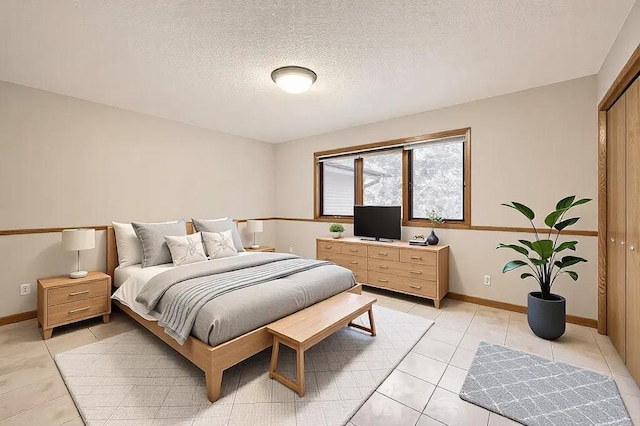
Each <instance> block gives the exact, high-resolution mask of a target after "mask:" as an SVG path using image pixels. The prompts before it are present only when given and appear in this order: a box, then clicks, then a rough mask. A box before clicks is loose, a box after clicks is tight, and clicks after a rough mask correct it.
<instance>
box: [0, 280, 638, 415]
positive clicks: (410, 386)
mask: <svg viewBox="0 0 640 426" xmlns="http://www.w3.org/2000/svg"><path fill="white" fill-rule="evenodd" d="M369 292H370V293H371V294H374V295H375V296H377V298H378V304H379V305H380V306H384V307H387V308H390V309H396V310H399V311H403V312H409V313H411V314H414V315H420V316H423V317H426V318H430V319H432V320H434V321H435V322H436V324H435V325H434V326H433V327H431V329H430V330H429V332H428V333H427V334H426V335H425V337H424V338H423V339H422V340H421V341H420V342H419V343H418V344H417V345H416V346H415V348H414V349H413V350H412V351H411V352H410V353H409V354H408V355H407V356H406V357H405V359H404V360H403V361H402V362H401V363H400V365H398V367H397V368H396V370H395V371H393V372H392V373H391V375H390V376H389V377H388V378H387V379H386V380H385V381H384V382H383V383H382V385H381V386H380V387H379V388H378V390H377V392H375V393H374V394H373V395H372V396H371V398H369V400H368V401H367V402H366V403H365V404H364V405H363V407H362V408H361V409H360V410H359V411H358V412H357V413H356V415H355V416H354V417H353V418H352V419H351V425H355V426H371V425H373V426H375V425H385V426H390V425H417V426H433V425H443V424H444V425H465V426H469V425H471V426H474V425H482V426H485V425H489V426H499V425H511V424H516V423H514V422H511V421H510V420H508V419H505V418H503V417H501V416H498V415H495V414H493V413H490V412H488V411H486V410H484V409H482V408H479V407H476V406H474V405H472V404H469V403H467V402H465V401H462V400H461V399H460V398H459V397H458V395H457V394H458V392H459V390H460V387H461V386H462V383H463V381H464V378H465V376H466V371H467V369H468V368H469V366H470V364H471V360H472V359H473V354H474V352H475V349H476V348H477V346H478V343H479V342H481V341H487V342H491V343H496V344H500V345H506V346H509V347H512V348H514V349H519V350H523V351H528V352H531V353H534V354H537V355H540V356H544V357H548V358H553V359H554V360H559V361H565V362H569V363H572V364H575V365H578V366H581V367H585V368H589V369H593V370H595V371H599V372H602V373H604V374H608V375H612V376H613V378H614V379H615V380H616V383H617V384H618V387H619V389H620V391H621V393H622V397H623V400H624V402H625V404H626V406H627V410H628V411H629V414H630V415H631V417H632V418H633V420H634V424H639V425H640V390H639V389H638V387H637V386H636V384H635V382H634V381H633V379H631V378H630V377H629V373H628V371H627V369H626V367H625V366H624V364H623V363H622V360H621V359H620V357H619V356H618V355H617V353H616V351H615V349H614V348H613V346H612V344H611V341H610V340H609V339H608V338H607V337H606V336H600V335H598V334H597V332H596V331H595V330H593V329H590V328H586V327H580V326H575V325H572V324H568V326H567V333H566V334H565V335H564V336H563V337H562V338H561V339H559V340H558V341H556V342H548V341H545V340H542V339H539V338H537V337H536V336H534V335H533V333H531V331H530V330H529V328H528V325H527V323H526V316H525V315H522V314H517V313H513V312H508V311H502V310H499V309H492V308H487V307H484V306H478V305H474V304H470V303H465V302H459V301H455V300H446V301H445V303H444V304H443V305H444V307H443V308H442V309H434V308H433V304H431V303H430V302H428V301H423V300H421V299H417V298H412V297H409V296H402V295H397V294H393V293H389V292H384V291H375V292H374V291H369ZM135 327H137V325H136V324H135V323H134V322H133V321H132V320H130V319H129V318H128V317H126V316H125V315H123V314H119V313H115V314H114V315H113V316H112V321H111V322H110V323H109V324H102V322H101V321H100V320H99V319H96V320H88V321H85V322H83V323H80V324H74V325H71V326H67V327H62V328H60V329H57V330H54V333H53V338H52V339H50V340H47V341H46V342H45V341H43V340H42V339H41V337H40V333H39V331H38V329H37V326H36V320H29V321H24V322H21V323H16V324H10V325H6V326H2V327H0V425H35V424H37V425H63V424H64V425H67V426H71V425H82V420H81V419H80V417H79V414H78V411H77V410H76V408H75V406H74V404H73V401H72V400H71V397H70V396H69V393H68V391H67V389H66V387H65V385H64V382H63V381H62V379H61V377H60V374H59V373H58V370H57V368H56V366H55V364H54V362H53V358H52V357H53V356H54V355H55V354H57V353H60V352H64V351H66V350H69V349H73V348H75V347H78V346H82V345H86V344H88V343H92V342H95V341H98V340H101V339H105V338H107V337H111V336H114V335H116V334H119V333H123V332H126V331H128V330H131V329H133V328H135ZM351 425H350V426H351Z"/></svg>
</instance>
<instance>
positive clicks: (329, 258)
mask: <svg viewBox="0 0 640 426" xmlns="http://www.w3.org/2000/svg"><path fill="white" fill-rule="evenodd" d="M324 260H329V261H331V260H333V258H332V257H325V258H324Z"/></svg>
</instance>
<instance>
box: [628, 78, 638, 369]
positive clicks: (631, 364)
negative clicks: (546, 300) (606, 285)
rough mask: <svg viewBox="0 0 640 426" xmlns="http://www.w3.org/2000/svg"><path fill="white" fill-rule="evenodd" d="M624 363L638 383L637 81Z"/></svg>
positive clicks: (631, 121)
mask: <svg viewBox="0 0 640 426" xmlns="http://www.w3.org/2000/svg"><path fill="white" fill-rule="evenodd" d="M625 97H626V121H627V123H626V124H627V154H626V157H627V158H626V162H627V190H626V200H627V201H626V202H627V206H626V211H627V221H626V222H627V223H626V228H627V236H626V239H627V240H626V247H625V255H626V269H627V271H626V282H627V289H626V293H627V294H626V296H627V308H626V311H627V315H626V316H627V324H626V326H627V327H626V328H627V330H626V333H627V338H626V363H627V368H628V369H629V372H630V373H631V375H632V376H633V378H634V379H635V380H636V382H640V255H638V248H639V246H640V80H639V79H636V81H635V82H634V83H633V84H632V85H631V87H629V89H627V92H626V94H625Z"/></svg>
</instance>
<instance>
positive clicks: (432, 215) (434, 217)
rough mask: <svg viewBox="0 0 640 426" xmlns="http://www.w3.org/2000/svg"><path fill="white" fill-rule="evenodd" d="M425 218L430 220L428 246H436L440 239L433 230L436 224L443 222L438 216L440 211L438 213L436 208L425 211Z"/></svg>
mask: <svg viewBox="0 0 640 426" xmlns="http://www.w3.org/2000/svg"><path fill="white" fill-rule="evenodd" d="M427 220H428V221H429V222H431V233H430V234H429V236H428V237H427V243H429V245H430V246H436V245H438V242H439V241H440V239H439V238H438V236H437V235H436V233H435V232H434V231H435V228H436V226H438V225H440V224H441V223H444V218H443V217H442V216H440V213H438V212H437V211H436V210H431V211H429V212H428V213H427Z"/></svg>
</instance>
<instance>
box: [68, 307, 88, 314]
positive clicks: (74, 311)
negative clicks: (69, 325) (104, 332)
mask: <svg viewBox="0 0 640 426" xmlns="http://www.w3.org/2000/svg"><path fill="white" fill-rule="evenodd" d="M90 308H91V306H85V307H84V308H78V309H71V310H70V311H69V313H70V314H76V313H78V312H82V311H86V310H89V309H90Z"/></svg>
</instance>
